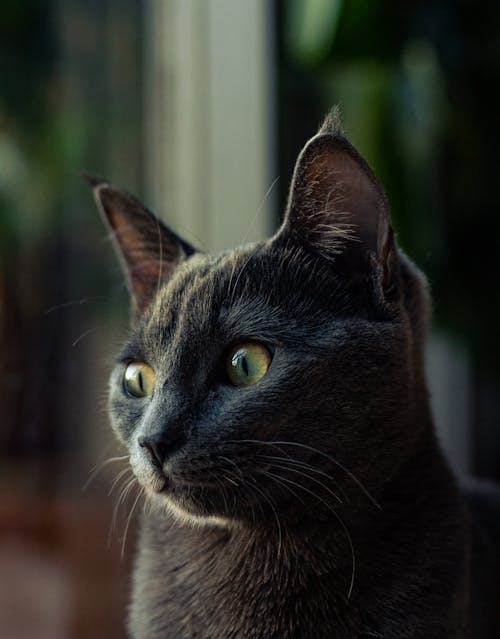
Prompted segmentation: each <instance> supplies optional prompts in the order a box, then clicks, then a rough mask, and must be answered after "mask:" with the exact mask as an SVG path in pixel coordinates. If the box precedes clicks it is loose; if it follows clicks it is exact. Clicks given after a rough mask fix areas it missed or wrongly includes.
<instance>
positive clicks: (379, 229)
mask: <svg viewBox="0 0 500 639" xmlns="http://www.w3.org/2000/svg"><path fill="white" fill-rule="evenodd" d="M278 237H280V238H284V239H286V240H289V241H292V242H293V243H294V244H300V245H302V246H303V247H304V248H305V249H306V250H307V251H309V252H311V253H315V254H316V255H318V256H319V257H321V258H322V259H324V260H326V261H328V262H330V263H332V264H333V263H335V264H336V265H337V267H338V268H341V265H342V264H344V265H347V272H349V274H351V275H357V274H361V275H363V274H364V275H366V274H367V273H371V272H373V269H375V270H376V271H377V272H378V273H379V274H380V277H379V278H378V279H379V281H380V283H381V285H382V286H383V288H384V289H388V288H389V287H390V285H391V279H392V273H393V270H394V264H395V254H396V252H395V251H396V250H395V244H394V237H393V233H392V229H391V223H390V212H389V205H388V203H387V199H386V196H385V194H384V191H383V189H382V187H381V185H380V184H379V182H378V181H377V179H376V178H375V176H374V174H373V172H372V171H371V169H370V168H369V167H368V165H367V163H366V162H365V161H364V160H363V158H362V157H361V156H360V155H359V153H358V152H357V151H356V149H355V148H354V147H353V146H352V145H351V144H350V142H349V141H348V140H347V139H346V138H345V137H344V135H343V134H342V132H341V129H340V126H339V123H338V118H337V116H336V114H335V113H333V114H331V115H330V116H329V117H328V118H327V120H326V121H325V123H324V125H323V127H322V128H321V129H320V131H319V133H318V135H316V136H315V137H314V138H312V139H311V140H309V142H308V143H307V144H306V146H305V147H304V149H303V150H302V152H301V154H300V156H299V158H298V160H297V164H296V167H295V173H294V177H293V180H292V185H291V189H290V196H289V201H288V208H287V211H286V215H285V219H284V222H283V225H282V227H281V229H280V231H279V232H278Z"/></svg>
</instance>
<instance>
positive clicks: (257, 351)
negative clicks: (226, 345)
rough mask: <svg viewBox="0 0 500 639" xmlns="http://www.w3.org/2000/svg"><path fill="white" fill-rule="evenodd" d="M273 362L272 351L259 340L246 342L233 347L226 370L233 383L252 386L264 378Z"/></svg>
mask: <svg viewBox="0 0 500 639" xmlns="http://www.w3.org/2000/svg"><path fill="white" fill-rule="evenodd" d="M270 364H271V353H270V352H269V351H268V350H267V348H266V347H265V346H263V345H262V344H259V343H258V342H246V343H245V344H238V345H237V346H235V347H234V348H232V349H231V350H230V351H229V353H228V356H227V360H226V370H227V375H228V377H229V381H230V382H231V384H234V385H235V386H251V385H252V384H255V383H256V382H258V381H259V379H262V378H263V377H264V375H265V374H266V373H267V371H268V369H269V365H270Z"/></svg>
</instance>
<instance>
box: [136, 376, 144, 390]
mask: <svg viewBox="0 0 500 639" xmlns="http://www.w3.org/2000/svg"><path fill="white" fill-rule="evenodd" d="M137 383H138V384H139V388H140V389H141V392H142V393H143V392H144V380H143V379H142V373H139V375H138V376H137Z"/></svg>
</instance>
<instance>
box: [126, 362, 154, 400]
mask: <svg viewBox="0 0 500 639" xmlns="http://www.w3.org/2000/svg"><path fill="white" fill-rule="evenodd" d="M154 385H155V373H154V370H153V369H152V368H151V366H149V365H148V364H145V363H144V362H130V364H128V365H127V367H126V369H125V372H124V374H123V386H124V388H125V390H126V391H127V393H128V394H129V395H132V397H146V396H147V395H151V394H152V392H153V389H154Z"/></svg>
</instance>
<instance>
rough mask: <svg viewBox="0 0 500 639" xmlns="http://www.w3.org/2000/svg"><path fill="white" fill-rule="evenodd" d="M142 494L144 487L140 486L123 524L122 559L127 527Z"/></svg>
mask: <svg viewBox="0 0 500 639" xmlns="http://www.w3.org/2000/svg"><path fill="white" fill-rule="evenodd" d="M143 494H144V488H141V489H140V490H139V492H138V493H137V497H136V498H135V501H134V504H133V506H132V508H131V509H130V513H129V515H128V518H127V524H126V526H125V532H124V533H123V540H122V551H121V556H122V559H123V557H124V555H125V543H126V541H127V533H128V529H129V526H130V522H131V520H132V515H133V514H134V510H135V509H136V506H137V504H138V502H139V499H140V498H141V497H142V495H143Z"/></svg>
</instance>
